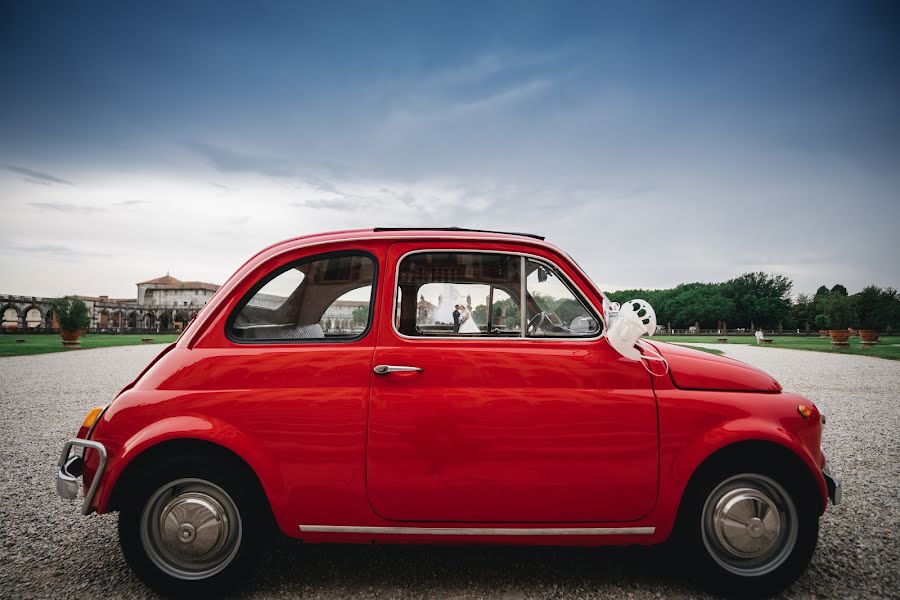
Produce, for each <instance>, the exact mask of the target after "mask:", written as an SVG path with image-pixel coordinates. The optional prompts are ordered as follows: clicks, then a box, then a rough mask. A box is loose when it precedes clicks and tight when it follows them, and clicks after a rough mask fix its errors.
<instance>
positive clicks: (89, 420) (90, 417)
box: [81, 406, 104, 428]
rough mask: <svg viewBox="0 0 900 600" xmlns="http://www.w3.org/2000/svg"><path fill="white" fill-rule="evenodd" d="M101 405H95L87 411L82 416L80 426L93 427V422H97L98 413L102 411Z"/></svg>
mask: <svg viewBox="0 0 900 600" xmlns="http://www.w3.org/2000/svg"><path fill="white" fill-rule="evenodd" d="M103 409H104V407H103V406H95V407H94V408H92V409H91V410H90V412H88V414H87V416H86V417H85V418H84V421H82V422H81V426H82V427H88V428H90V427H93V426H94V423H96V422H97V419H99V418H100V415H101V414H102V413H103Z"/></svg>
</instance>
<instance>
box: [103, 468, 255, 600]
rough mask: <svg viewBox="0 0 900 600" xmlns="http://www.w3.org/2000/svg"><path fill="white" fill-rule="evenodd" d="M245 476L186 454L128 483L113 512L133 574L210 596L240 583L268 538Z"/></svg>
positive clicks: (183, 592)
mask: <svg viewBox="0 0 900 600" xmlns="http://www.w3.org/2000/svg"><path fill="white" fill-rule="evenodd" d="M161 466H162V465H160V467H161ZM246 479H247V478H246V477H241V476H240V475H239V474H237V473H235V472H234V471H229V470H228V469H223V468H222V467H221V466H216V465H214V464H209V463H206V464H202V463H198V462H195V461H190V460H189V461H185V462H180V463H176V464H171V463H169V464H167V465H166V466H165V468H159V467H158V468H156V469H153V470H152V472H151V473H147V474H146V476H145V477H143V478H142V480H141V481H140V482H139V483H138V482H135V484H136V485H135V489H133V490H131V491H130V493H129V494H128V496H127V498H126V499H125V502H124V503H123V506H122V508H121V511H120V513H119V540H120V543H121V546H122V551H123V554H124V555H125V558H126V560H127V561H128V563H129V565H130V566H131V567H132V568H133V569H134V571H135V572H136V573H137V575H138V576H139V577H140V578H141V579H143V580H144V581H145V582H146V583H147V584H149V585H150V587H152V588H154V589H155V590H156V591H158V592H160V593H162V594H164V595H167V596H191V595H196V594H201V595H204V594H206V595H208V594H214V595H215V594H219V593H222V592H224V591H226V590H227V589H229V588H230V587H231V586H232V585H234V584H238V583H240V581H241V579H242V578H243V577H244V576H245V575H246V574H248V573H249V572H250V571H251V569H252V568H253V566H254V564H255V562H256V560H257V558H258V556H259V554H260V550H262V549H264V548H265V545H264V542H265V541H266V540H267V536H266V535H265V532H266V531H267V529H266V521H265V519H264V518H263V517H264V513H263V511H262V510H261V506H260V505H259V502H260V499H259V497H258V494H257V493H255V487H254V486H253V485H252V482H250V481H246Z"/></svg>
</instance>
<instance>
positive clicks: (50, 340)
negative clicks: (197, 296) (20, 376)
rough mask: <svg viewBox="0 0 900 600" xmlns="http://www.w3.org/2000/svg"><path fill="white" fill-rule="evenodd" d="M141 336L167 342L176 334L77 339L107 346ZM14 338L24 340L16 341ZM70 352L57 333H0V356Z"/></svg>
mask: <svg viewBox="0 0 900 600" xmlns="http://www.w3.org/2000/svg"><path fill="white" fill-rule="evenodd" d="M141 338H153V343H154V344H168V343H170V342H174V341H175V340H176V339H177V338H178V334H174V333H166V334H153V333H144V334H134V335H130V334H112V333H94V334H88V335H85V336H83V337H82V338H81V340H79V341H80V342H81V348H85V349H90V348H106V347H108V346H131V345H134V344H142V343H143V342H141ZM16 340H25V341H24V342H16ZM62 351H66V352H72V351H73V350H71V349H69V348H66V347H63V345H62V338H60V337H59V335H58V334H56V335H54V334H49V333H48V334H16V333H11V334H3V335H0V356H24V355H26V354H45V353H47V352H62Z"/></svg>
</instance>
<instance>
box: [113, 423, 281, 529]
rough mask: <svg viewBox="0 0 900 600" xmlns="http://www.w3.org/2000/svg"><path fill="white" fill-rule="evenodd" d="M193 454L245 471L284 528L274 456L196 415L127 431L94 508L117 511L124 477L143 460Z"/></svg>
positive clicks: (137, 470)
mask: <svg viewBox="0 0 900 600" xmlns="http://www.w3.org/2000/svg"><path fill="white" fill-rule="evenodd" d="M197 453H200V454H202V455H204V456H207V457H209V458H210V459H211V460H226V461H229V462H230V463H231V464H233V465H234V466H235V468H239V469H242V470H244V471H245V472H246V474H247V475H248V476H249V477H250V478H251V480H252V481H255V482H256V483H257V484H258V485H259V488H260V491H261V492H262V497H263V498H265V500H266V503H267V504H268V508H269V510H270V512H271V513H272V515H273V517H274V518H275V520H276V521H278V523H279V526H282V529H284V527H285V524H283V523H281V522H280V521H279V520H278V517H279V515H283V514H284V512H285V511H284V499H285V486H284V482H283V481H282V478H281V475H280V474H279V471H278V469H277V468H276V464H277V463H276V461H274V460H272V459H271V457H269V456H268V453H267V452H266V451H265V450H264V449H262V448H261V447H260V445H259V444H258V443H257V444H253V443H251V441H250V440H249V439H248V438H247V436H246V435H245V434H244V433H243V432H241V431H240V430H238V429H236V428H234V427H233V426H231V425H229V424H226V423H222V422H218V421H217V420H213V419H206V418H202V417H199V416H190V417H187V416H185V417H170V418H167V419H162V420H160V421H156V422H155V423H153V424H152V425H150V426H149V427H147V428H145V429H143V430H141V431H139V432H138V433H136V434H135V435H133V436H131V438H129V439H128V441H127V442H126V443H125V444H123V445H122V451H121V454H120V455H119V456H118V457H117V459H116V460H115V462H114V463H113V464H111V465H110V466H111V468H110V469H109V471H108V473H107V475H106V476H105V477H104V479H105V481H103V482H102V483H103V485H102V488H101V490H100V494H99V496H100V497H99V498H98V501H97V512H100V513H105V512H110V511H115V510H118V509H119V502H120V501H121V499H122V490H123V489H125V488H126V486H127V485H128V478H129V477H133V476H135V475H137V474H139V473H140V472H141V469H142V468H143V467H145V466H147V465H148V464H150V463H152V462H154V461H158V460H160V459H164V458H168V457H171V456H179V455H181V456H184V455H190V456H194V455H196V454H197Z"/></svg>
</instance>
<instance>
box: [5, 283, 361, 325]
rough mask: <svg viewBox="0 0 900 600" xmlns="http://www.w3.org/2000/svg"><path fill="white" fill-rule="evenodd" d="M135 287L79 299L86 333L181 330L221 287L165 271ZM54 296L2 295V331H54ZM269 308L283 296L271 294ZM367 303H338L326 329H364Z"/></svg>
mask: <svg viewBox="0 0 900 600" xmlns="http://www.w3.org/2000/svg"><path fill="white" fill-rule="evenodd" d="M136 285H137V296H136V298H134V299H132V298H110V297H109V296H77V297H78V298H80V299H81V300H82V301H84V303H85V305H86V306H87V308H88V312H89V314H90V316H91V324H90V329H91V330H92V331H95V332H98V333H124V332H160V331H181V330H182V329H184V327H185V326H186V325H187V324H188V322H190V320H191V319H192V318H193V317H194V315H195V314H197V312H198V311H199V310H200V309H201V308H202V307H203V306H204V305H205V304H206V303H207V302H209V300H210V299H211V298H212V296H213V294H214V293H215V292H216V290H218V289H219V287H220V286H218V285H216V284H214V283H205V282H202V281H181V280H179V279H176V278H175V277H172V276H171V275H169V274H168V273H166V274H165V275H164V276H162V277H157V278H155V279H150V280H148V281H142V282H140V283H138V284H136ZM51 301H52V298H41V297H38V296H15V295H9V294H0V315H2V319H3V321H2V327H3V331H7V332H9V331H30V332H40V331H52V330H56V329H59V321H58V320H57V318H56V316H55V315H54V314H53V310H52V308H51V307H50V303H51ZM271 301H272V303H273V305H275V306H277V305H280V303H281V302H283V301H284V298H282V297H278V296H272V297H271ZM368 305H369V302H368V301H356V300H338V301H337V302H335V303H334V304H333V305H332V306H331V307H329V309H328V310H327V311H326V312H325V314H324V315H323V317H322V322H321V325H322V328H323V329H324V330H325V331H351V330H354V329H362V328H363V327H364V324H363V323H354V320H353V311H354V310H356V309H358V308H361V307H368Z"/></svg>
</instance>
